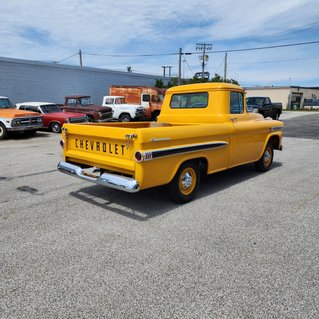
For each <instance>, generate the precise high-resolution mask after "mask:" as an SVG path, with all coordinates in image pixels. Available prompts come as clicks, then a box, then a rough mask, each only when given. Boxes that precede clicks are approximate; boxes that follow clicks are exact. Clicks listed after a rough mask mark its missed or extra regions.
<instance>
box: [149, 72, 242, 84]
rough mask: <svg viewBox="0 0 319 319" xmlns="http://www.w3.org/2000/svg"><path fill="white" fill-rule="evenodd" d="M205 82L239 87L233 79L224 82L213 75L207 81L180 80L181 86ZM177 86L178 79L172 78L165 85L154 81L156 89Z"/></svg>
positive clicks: (160, 81) (195, 78)
mask: <svg viewBox="0 0 319 319" xmlns="http://www.w3.org/2000/svg"><path fill="white" fill-rule="evenodd" d="M206 82H223V83H231V84H237V85H239V83H238V82H237V81H236V80H234V79H226V81H225V80H224V79H223V77H222V76H220V75H219V74H217V73H216V74H215V75H214V77H213V78H211V79H210V80H208V79H205V78H204V79H202V78H197V77H195V76H194V77H193V78H191V79H181V85H184V84H193V83H206ZM160 83H161V85H163V86H158V85H160ZM178 85H179V79H178V78H177V77H172V78H171V79H170V80H169V81H168V83H167V85H164V84H163V81H162V80H156V84H155V86H156V87H160V88H170V87H172V86H178Z"/></svg>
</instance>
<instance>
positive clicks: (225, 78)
mask: <svg viewBox="0 0 319 319" xmlns="http://www.w3.org/2000/svg"><path fill="white" fill-rule="evenodd" d="M226 80H227V52H226V53H225V65H224V81H225V82H226Z"/></svg>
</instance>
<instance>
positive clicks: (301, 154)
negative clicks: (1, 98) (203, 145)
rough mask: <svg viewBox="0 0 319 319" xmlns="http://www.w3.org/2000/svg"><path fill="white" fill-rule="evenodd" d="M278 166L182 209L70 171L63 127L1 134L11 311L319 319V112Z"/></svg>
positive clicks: (2, 302)
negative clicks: (63, 167)
mask: <svg viewBox="0 0 319 319" xmlns="http://www.w3.org/2000/svg"><path fill="white" fill-rule="evenodd" d="M282 120H283V121H284V122H285V129H284V135H285V136H284V140H283V146H284V150H283V151H282V152H276V153H275V159H274V164H273V168H272V169H271V170H270V171H269V172H267V173H263V174H260V173H257V172H256V171H255V169H254V166H253V165H245V166H242V167H238V168H235V169H231V170H229V171H225V172H221V173H218V174H214V175H211V176H209V177H207V178H206V179H204V181H203V182H202V184H201V187H200V192H199V196H198V197H197V199H196V200H194V201H192V202H190V203H188V204H186V205H176V204H174V203H172V202H171V201H170V200H169V198H168V197H167V194H166V191H165V188H156V189H152V190H146V191H143V192H139V193H137V194H126V193H122V192H120V191H116V190H110V189H105V188H103V187H101V186H98V185H92V184H90V183H86V182H84V181H81V180H78V179H76V178H72V177H70V176H67V175H64V174H61V173H59V172H58V171H57V170H56V165H57V163H58V162H59V161H60V160H61V150H60V146H59V140H60V136H59V135H58V134H53V133H48V132H40V133H38V134H37V135H36V136H35V137H33V138H22V137H16V138H9V139H7V140H3V141H0V156H1V157H0V158H1V166H0V194H1V195H0V318H1V319H3V318H6V319H7V318H10V319H11V318H12V319H16V318H112V319H117V318H130V319H133V318H139V319H144V318H145V319H153V318H154V319H155V318H156V319H157V318H158V319H173V318H181V319H182V318H183V319H186V318H189V319H194V318H200V319H206V318H318V317H319V208H318V207H319V165H318V163H319V138H318V136H319V113H310V112H305V113H302V112H300V113H299V112H285V114H283V116H282Z"/></svg>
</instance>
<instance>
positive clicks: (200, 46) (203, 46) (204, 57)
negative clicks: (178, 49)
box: [196, 43, 213, 79]
mask: <svg viewBox="0 0 319 319" xmlns="http://www.w3.org/2000/svg"><path fill="white" fill-rule="evenodd" d="M212 48H213V45H212V44H208V43H196V50H198V51H203V54H202V55H201V56H200V59H201V60H202V79H203V78H204V71H205V62H206V63H207V61H208V54H206V51H211V50H212Z"/></svg>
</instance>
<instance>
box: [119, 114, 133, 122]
mask: <svg viewBox="0 0 319 319" xmlns="http://www.w3.org/2000/svg"><path fill="white" fill-rule="evenodd" d="M119 119H120V120H121V121H122V122H130V121H131V116H130V114H127V113H124V114H121V115H120V117H119Z"/></svg>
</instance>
